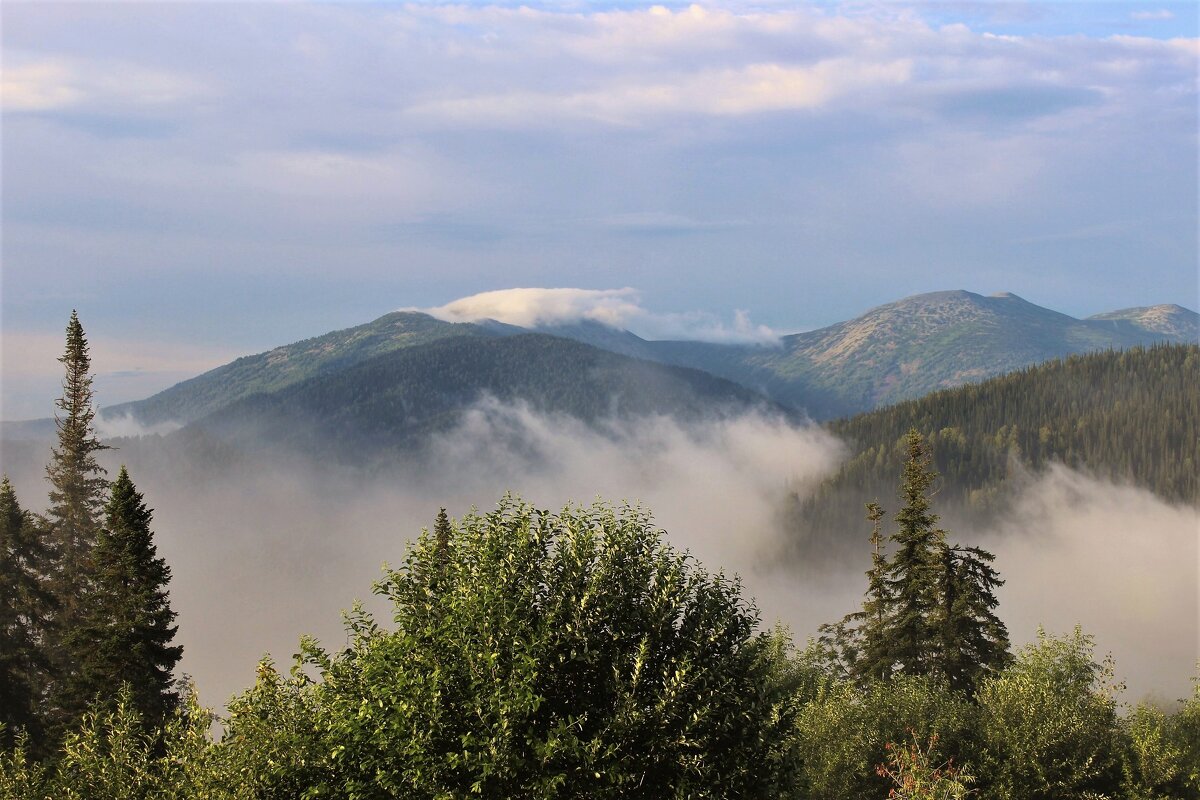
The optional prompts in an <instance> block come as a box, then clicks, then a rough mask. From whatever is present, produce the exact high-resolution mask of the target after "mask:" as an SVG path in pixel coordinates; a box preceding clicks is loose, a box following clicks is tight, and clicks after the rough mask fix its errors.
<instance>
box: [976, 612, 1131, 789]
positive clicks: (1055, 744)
mask: <svg viewBox="0 0 1200 800" xmlns="http://www.w3.org/2000/svg"><path fill="white" fill-rule="evenodd" d="M1092 647H1093V645H1092V639H1091V637H1089V636H1086V635H1084V634H1083V633H1082V632H1080V631H1079V629H1078V628H1077V629H1076V630H1075V633H1074V634H1073V635H1071V636H1066V637H1062V638H1056V637H1051V636H1047V635H1046V634H1045V633H1043V632H1039V636H1038V641H1037V642H1036V643H1035V644H1031V645H1028V646H1026V647H1025V648H1023V649H1022V650H1021V651H1020V652H1019V653H1018V654H1017V657H1016V660H1015V661H1014V662H1013V664H1012V666H1011V667H1009V668H1008V669H1007V670H1005V671H1004V672H1003V673H1001V674H1000V675H998V676H996V677H994V678H991V679H989V680H988V681H986V682H985V683H984V684H983V686H982V687H981V688H980V691H979V705H980V732H981V735H982V738H983V745H984V754H985V759H984V760H983V761H984V770H985V771H986V773H987V774H988V776H989V779H990V783H991V790H990V791H991V794H990V796H992V797H996V798H999V800H1009V799H1010V798H1011V800H1018V799H1020V800H1051V799H1052V798H1058V799H1059V800H1068V799H1069V798H1086V797H1093V796H1096V795H1098V794H1103V793H1104V792H1106V791H1108V790H1110V789H1112V788H1115V787H1116V786H1117V784H1118V783H1119V779H1118V771H1119V770H1118V762H1117V749H1116V744H1117V736H1116V732H1117V725H1116V720H1117V705H1116V699H1115V694H1116V690H1117V688H1118V687H1115V686H1113V685H1111V683H1110V681H1111V676H1112V667H1111V664H1098V663H1096V662H1095V661H1094V660H1093V655H1092Z"/></svg>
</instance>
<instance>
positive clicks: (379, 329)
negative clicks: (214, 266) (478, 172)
mask: <svg viewBox="0 0 1200 800" xmlns="http://www.w3.org/2000/svg"><path fill="white" fill-rule="evenodd" d="M495 335H502V334H501V333H500V332H498V331H492V330H489V329H486V328H482V327H480V326H478V325H470V324H462V323H449V322H442V321H441V320H437V319H434V318H433V317H431V316H429V315H427V314H420V313H416V312H407V311H396V312H393V313H391V314H385V315H384V316H382V317H380V318H379V319H377V320H375V321H373V322H370V323H367V324H366V325H359V326H356V327H353V328H346V329H344V330H340V331H333V332H331V333H327V334H325V335H324V336H317V337H315V338H312V339H305V340H304V341H301V342H296V343H294V344H289V345H284V346H282V347H276V348H275V349H274V350H269V351H267V352H265V353H258V354H256V355H252V356H245V357H243V358H239V359H237V360H236V361H232V362H230V363H229V364H225V365H224V366H221V367H217V368H216V369H213V370H210V371H208V372H206V373H204V374H203V375H199V376H197V377H195V378H192V379H191V380H186V381H183V382H182V383H178V384H176V385H174V386H172V387H171V388H169V389H166V390H164V391H162V392H159V393H158V394H156V395H154V396H152V397H149V398H147V399H145V400H139V401H137V402H133V403H124V404H122V405H118V406H111V407H109V408H106V409H105V410H104V414H105V416H120V415H122V414H130V415H132V416H134V417H135V418H136V419H137V420H138V421H139V422H141V423H142V424H145V425H153V424H156V423H160V422H181V423H186V422H191V421H192V420H196V419H199V418H200V417H203V416H205V415H206V414H210V413H212V412H214V411H216V410H217V409H219V408H222V407H224V406H227V405H229V404H230V403H233V402H235V401H237V400H240V399H241V398H243V397H248V396H250V395H254V394H259V393H263V392H273V391H277V390H279V389H282V388H285V387H287V386H291V385H294V384H297V383H300V382H302V381H304V380H307V379H309V378H312V377H315V376H317V375H323V374H329V373H333V372H337V371H339V370H341V369H345V368H346V367H349V366H353V365H354V364H358V363H360V362H362V361H365V360H367V359H370V358H373V357H374V356H377V355H381V354H383V353H388V352H391V351H394V350H399V349H403V348H406V347H416V346H420V345H423V344H428V343H430V342H434V341H438V340H440V339H445V338H448V337H456V336H469V337H480V336H495Z"/></svg>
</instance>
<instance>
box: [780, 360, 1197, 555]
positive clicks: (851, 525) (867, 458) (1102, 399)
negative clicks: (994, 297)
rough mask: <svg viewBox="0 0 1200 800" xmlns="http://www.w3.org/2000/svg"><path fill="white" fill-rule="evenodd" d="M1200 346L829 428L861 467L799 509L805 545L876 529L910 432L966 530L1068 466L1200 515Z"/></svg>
mask: <svg viewBox="0 0 1200 800" xmlns="http://www.w3.org/2000/svg"><path fill="white" fill-rule="evenodd" d="M1197 386H1200V346H1197V345H1194V344H1193V345H1180V344H1171V345H1155V346H1152V347H1149V348H1142V347H1135V348H1132V349H1130V350H1126V351H1120V352H1118V351H1106V352H1101V353H1091V354H1086V355H1077V356H1070V357H1068V358H1066V359H1058V360H1054V361H1050V362H1047V363H1045V364H1041V365H1038V366H1033V367H1027V368H1025V369H1022V370H1018V371H1015V372H1011V373H1008V374H1006V375H1003V376H1001V377H998V378H992V379H990V380H987V381H984V382H983V383H979V384H972V385H968V386H962V387H959V388H956V389H949V390H945V391H941V392H936V393H934V394H931V395H928V396H926V397H923V398H921V399H919V400H911V401H907V402H904V403H899V404H897V405H894V406H891V407H888V408H883V409H879V410H877V411H872V412H869V413H865V414H860V415H858V416H855V417H852V418H849V419H841V420H836V421H833V422H830V423H827V428H828V429H829V430H830V431H831V432H833V433H834V434H836V435H837V436H838V437H839V438H841V439H842V440H844V441H845V442H846V443H847V445H848V446H849V447H850V448H851V452H852V455H851V456H850V458H848V459H847V460H846V461H845V462H844V463H843V464H842V466H841V468H840V469H839V470H838V472H837V473H836V474H835V475H833V476H832V477H831V478H829V479H828V480H827V481H826V482H825V483H824V484H823V485H822V486H821V487H820V488H819V490H818V491H817V492H816V493H814V494H813V495H812V496H811V497H809V498H808V499H806V500H804V501H797V504H796V506H795V507H794V509H793V527H794V528H795V530H796V532H797V535H798V536H799V537H800V538H801V539H802V540H813V539H815V540H818V541H832V540H836V539H844V538H846V537H849V539H850V540H852V541H854V542H855V543H856V544H857V542H858V541H859V538H860V536H859V534H860V533H861V531H862V530H863V529H864V523H863V521H862V509H863V507H864V504H866V503H868V502H871V501H874V500H879V501H880V502H882V503H884V504H885V505H886V504H887V503H888V501H889V500H890V498H891V495H892V486H893V485H894V483H895V479H896V474H897V472H898V470H899V466H900V464H901V462H902V456H903V452H902V444H903V440H904V435H905V433H906V431H908V430H910V429H912V428H915V429H917V430H918V431H921V432H922V433H924V434H925V435H926V436H927V439H928V442H929V445H930V449H931V451H932V453H933V458H934V468H935V469H936V470H937V471H938V472H939V473H941V475H942V476H943V477H942V479H941V482H940V489H939V491H938V504H939V506H940V507H941V509H942V510H943V513H944V514H945V515H947V516H950V517H956V518H960V519H961V518H964V517H966V518H973V519H979V518H981V517H986V516H988V515H991V514H996V513H1001V512H1002V511H1003V509H1004V507H1005V504H1006V501H1007V500H1008V499H1010V498H1011V494H1010V490H1011V489H1014V488H1016V487H1017V486H1019V485H1020V484H1021V481H1022V480H1023V479H1024V478H1025V477H1026V476H1028V475H1029V474H1030V473H1031V472H1032V473H1035V474H1036V472H1037V471H1039V470H1041V469H1044V468H1045V467H1046V466H1047V465H1049V464H1051V463H1062V464H1065V465H1067V466H1069V467H1073V468H1077V469H1081V470H1084V471H1086V472H1089V473H1091V474H1094V475H1097V476H1099V477H1103V478H1108V479H1112V480H1116V481H1120V482H1128V483H1131V484H1133V485H1135V486H1140V487H1143V488H1146V489H1149V490H1150V491H1152V492H1154V493H1155V494H1157V495H1159V496H1160V497H1162V498H1164V499H1166V500H1168V501H1171V502H1176V503H1190V504H1200V474H1198V469H1197V467H1198V465H1200V393H1198V392H1197V391H1196V387H1197Z"/></svg>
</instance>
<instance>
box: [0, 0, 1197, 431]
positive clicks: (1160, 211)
mask: <svg viewBox="0 0 1200 800" xmlns="http://www.w3.org/2000/svg"><path fill="white" fill-rule="evenodd" d="M0 17H2V19H0V21H2V22H3V33H2V36H3V41H2V44H3V56H2V58H3V62H2V66H3V95H2V104H3V105H2V108H3V119H2V123H3V128H2V138H0V150H2V152H0V155H2V157H3V161H2V173H3V174H2V179H3V180H2V184H3V206H2V214H0V232H2V234H3V240H2V254H0V255H2V258H3V278H2V283H0V290H2V312H3V316H2V318H0V326H2V327H0V331H2V333H3V356H4V360H3V395H2V401H3V406H2V408H0V416H2V417H3V418H6V419H16V418H25V417H33V416H47V415H49V413H50V412H51V411H52V405H51V403H52V401H53V398H54V397H55V396H56V394H57V388H56V386H57V370H58V364H57V363H55V362H54V360H53V359H54V356H55V355H56V354H57V352H58V350H59V349H60V347H61V344H60V343H61V338H62V329H63V327H64V325H65V323H66V319H67V317H68V315H69V314H70V310H71V309H72V308H78V309H79V313H80V316H81V319H82V320H83V323H84V326H85V328H86V329H87V331H88V333H89V337H90V339H91V341H92V345H93V354H94V356H95V360H96V369H97V372H98V374H99V378H98V387H99V400H100V402H101V403H102V404H108V403H115V402H119V401H122V400H127V399H133V398H136V397H140V396H144V395H146V394H149V393H150V392H152V391H154V390H156V389H159V388H162V387H163V386H165V385H169V384H170V383H172V382H174V381H176V380H179V379H181V378H183V377H187V376H188V375H191V374H195V373H196V372H199V371H201V370H203V369H205V368H208V367H211V366H215V365H216V364H219V363H223V362H224V361H226V360H229V359H230V358H232V357H235V356H237V355H241V354H245V353H249V352H256V351H260V350H263V349H266V348H269V347H271V346H275V345H278V344H283V343H286V342H290V341H294V340H297V339H301V338H305V337H308V336H312V335H317V334H320V333H323V332H325V331H327V330H330V329H333V328H337V327H345V326H349V325H353V324H357V323H360V322H364V321H367V320H369V319H372V318H374V317H376V316H378V315H380V314H382V313H385V312H387V311H389V310H392V309H395V308H400V307H433V306H442V305H445V304H447V303H450V302H452V301H454V300H456V299H458V298H463V297H466V296H469V295H474V294H477V293H480V292H486V291H493V290H498V289H505V288H510V287H577V288H583V289H592V290H623V289H632V290H636V291H626V292H618V293H616V294H613V293H611V292H610V293H608V294H604V293H601V294H600V295H597V296H601V297H606V298H610V299H611V298H612V297H619V298H621V302H623V303H625V302H627V303H632V304H634V305H636V306H637V308H638V309H639V311H638V313H636V314H633V315H632V316H630V317H628V318H632V319H637V320H640V322H641V324H642V326H643V332H646V333H650V334H654V333H661V334H668V333H669V334H673V335H680V334H682V333H686V332H687V330H688V326H689V325H692V326H693V327H694V328H695V329H696V331H697V332H699V333H702V334H714V332H715V334H714V335H718V336H720V335H725V334H737V332H738V331H740V330H744V329H748V330H753V331H757V330H760V329H761V326H766V327H768V328H770V329H774V330H784V331H786V330H796V329H803V328H813V327H819V326H822V325H826V324H830V323H833V322H836V321H839V320H842V319H846V318H849V317H852V316H855V315H857V314H859V313H861V312H862V311H864V310H866V309H867V308H869V307H871V306H873V305H877V304H879V303H883V302H888V301H890V300H894V299H897V298H899V297H902V296H905V295H909V294H914V293H918V292H924V291H933V290H938V289H952V288H963V289H969V290H972V291H977V292H982V293H990V292H996V291H1012V292H1015V293H1017V294H1019V295H1021V296H1023V297H1025V298H1026V299H1028V300H1030V301H1032V302H1036V303H1039V304H1042V305H1046V306H1049V307H1051V308H1055V309H1057V310H1060V311H1064V312H1066V313H1069V314H1072V315H1076V316H1086V315H1088V314H1093V313H1097V312H1101V311H1105V310H1112V309H1115V308H1120V307H1127V306H1137V305H1150V304H1156V303H1179V304H1182V305H1186V306H1189V307H1192V308H1195V307H1196V305H1197V299H1196V295H1197V272H1196V270H1197V231H1196V220H1197V133H1198V130H1197V63H1198V56H1200V44H1198V39H1197V11H1196V6H1195V4H1192V3H1181V4H1172V3H1095V4H1088V3H1053V4H1038V3H1033V4H1025V3H1007V2H1006V3H952V2H945V3H918V4H911V5H904V4H897V3H867V2H854V3H818V4H797V3H777V2H763V3H741V2H736V3H735V2H731V3H720V4H712V5H704V6H688V5H667V6H657V7H651V6H649V5H643V4H634V3H614V4H608V5H595V4H584V3H571V4H566V3H562V4H554V3H546V4H538V5H533V6H519V5H516V4H504V5H490V6H489V5H462V6H453V5H444V4H414V5H392V4H382V3H372V4H367V3H344V4H314V5H301V4H292V3H288V4H273V3H255V4H243V3H201V4H188V3H118V4H103V3H87V4H82V5H72V4H65V3H25V2H9V3H5V4H4V5H3V6H2V7H0ZM739 311H740V312H741V313H740V314H739V313H738V312H739Z"/></svg>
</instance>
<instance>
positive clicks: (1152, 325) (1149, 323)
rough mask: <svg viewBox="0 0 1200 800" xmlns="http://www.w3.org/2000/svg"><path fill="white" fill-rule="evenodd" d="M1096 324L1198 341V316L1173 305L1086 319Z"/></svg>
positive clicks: (1119, 311) (1132, 309)
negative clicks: (1101, 323) (1125, 327)
mask: <svg viewBox="0 0 1200 800" xmlns="http://www.w3.org/2000/svg"><path fill="white" fill-rule="evenodd" d="M1088 319H1089V320H1093V321H1096V322H1109V323H1113V324H1116V325H1120V324H1126V325H1130V326H1132V327H1134V328H1137V329H1140V330H1142V331H1146V332H1147V333H1151V334H1160V335H1163V336H1168V337H1171V338H1174V339H1183V340H1187V341H1197V340H1200V314H1197V313H1196V312H1195V311H1192V310H1191V309H1187V308H1184V307H1183V306H1180V305H1176V304H1175V303H1162V304H1160V305H1156V306H1136V307H1134V308H1122V309H1118V310H1116V311H1106V312H1105V313H1103V314H1094V315H1092V316H1090V317H1088Z"/></svg>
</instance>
